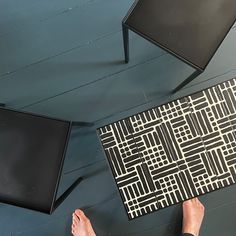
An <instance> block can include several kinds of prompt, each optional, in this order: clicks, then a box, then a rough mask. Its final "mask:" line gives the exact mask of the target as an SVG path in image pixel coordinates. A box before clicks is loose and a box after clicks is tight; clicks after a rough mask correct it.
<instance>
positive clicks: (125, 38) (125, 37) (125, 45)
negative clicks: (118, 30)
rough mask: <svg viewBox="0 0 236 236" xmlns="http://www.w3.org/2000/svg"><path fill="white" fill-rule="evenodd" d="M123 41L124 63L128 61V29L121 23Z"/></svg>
mask: <svg viewBox="0 0 236 236" xmlns="http://www.w3.org/2000/svg"><path fill="white" fill-rule="evenodd" d="M122 31H123V43H124V53H125V63H128V62H129V29H128V27H127V26H126V25H125V24H122Z"/></svg>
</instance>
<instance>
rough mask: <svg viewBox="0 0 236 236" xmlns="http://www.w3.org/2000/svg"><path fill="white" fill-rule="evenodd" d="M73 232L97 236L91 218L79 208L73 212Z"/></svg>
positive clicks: (74, 233) (77, 234)
mask: <svg viewBox="0 0 236 236" xmlns="http://www.w3.org/2000/svg"><path fill="white" fill-rule="evenodd" d="M71 233H72V234H73V235H74V236H96V234H95V232H94V231H93V227H92V225H91V223H90V220H89V219H88V218H87V217H86V216H85V214H84V212H83V211H81V210H79V209H77V210H75V212H74V213H73V219H72V225H71Z"/></svg>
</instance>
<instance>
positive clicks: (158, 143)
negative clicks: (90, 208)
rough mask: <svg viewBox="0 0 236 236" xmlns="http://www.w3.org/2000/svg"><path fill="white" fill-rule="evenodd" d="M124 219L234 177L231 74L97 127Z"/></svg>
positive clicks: (235, 105) (234, 85) (235, 95)
mask: <svg viewBox="0 0 236 236" xmlns="http://www.w3.org/2000/svg"><path fill="white" fill-rule="evenodd" d="M98 132H99V136H100V138H101V142H102V145H103V148H104V151H105V153H106V156H107V158H108V161H109V163H110V167H111V170H112V173H113V175H114V178H115V181H116V183H117V186H118V188H119V191H120V194H121V197H122V200H123V202H124V205H125V208H126V211H127V214H128V217H129V219H133V218H136V217H138V216H141V215H145V214H147V213H150V212H153V211H156V210H158V209H162V208H165V207H168V206H170V205H173V204H176V203H179V202H182V201H184V200H186V199H189V198H192V197H195V196H198V195H202V194H205V193H208V192H211V191H214V190H216V189H219V188H223V187H226V186H228V185H231V184H234V183H235V182H236V79H232V80H229V81H226V82H224V83H221V84H219V85H216V86H214V87H211V88H209V89H206V90H203V91H201V92H198V93H195V94H193V95H190V96H187V97H184V98H181V99H178V100H175V101H173V102H170V103H167V104H164V105H161V106H159V107H156V108H153V109H150V110H148V111H145V112H142V113H139V114H136V115H134V116H131V117H128V118H126V119H123V120H120V121H118V122H115V123H112V124H110V125H107V126H104V127H102V128H100V129H98Z"/></svg>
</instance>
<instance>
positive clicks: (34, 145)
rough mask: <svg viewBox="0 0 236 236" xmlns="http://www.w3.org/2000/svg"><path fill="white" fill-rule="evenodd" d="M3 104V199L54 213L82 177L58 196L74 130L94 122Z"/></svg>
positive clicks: (0, 138)
mask: <svg viewBox="0 0 236 236" xmlns="http://www.w3.org/2000/svg"><path fill="white" fill-rule="evenodd" d="M0 106H1V107H0V202H3V203H7V204H11V205H15V206H20V207H24V208H28V209H32V210H36V211H40V212H44V213H48V214H51V213H52V212H53V210H54V209H56V208H57V207H58V206H59V205H60V204H61V203H62V202H63V201H64V200H65V198H66V197H67V196H68V195H69V194H70V193H71V191H72V190H73V189H74V188H75V187H76V186H77V185H78V184H79V183H80V182H81V180H82V177H79V178H78V179H77V180H76V181H75V182H74V183H73V184H72V185H71V186H70V187H69V188H68V189H67V190H66V191H65V192H64V193H63V194H62V195H61V196H60V197H59V198H57V190H58V186H59V182H60V177H61V172H62V167H63V163H64V160H65V154H66V150H67V144H68V141H69V138H70V133H71V130H72V128H73V127H76V126H77V127H91V126H93V123H89V122H73V121H65V120H59V119H54V118H49V117H44V116H39V115H35V114H31V113H26V112H21V111H16V110H12V109H9V108H6V107H5V104H1V105H0Z"/></svg>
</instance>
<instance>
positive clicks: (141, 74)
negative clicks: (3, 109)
mask: <svg viewBox="0 0 236 236" xmlns="http://www.w3.org/2000/svg"><path fill="white" fill-rule="evenodd" d="M131 4H132V1H131V0H128V1H127V0H120V1H116V0H67V1H66V0H52V1H46V0H42V1H37V0H22V1H17V0H11V1H8V0H2V1H0V13H1V14H0V101H1V102H5V103H7V104H8V105H9V106H11V107H13V108H17V109H23V110H26V111H32V112H36V113H39V114H45V115H51V116H56V117H58V118H65V119H72V120H87V121H97V123H96V127H99V126H103V125H105V124H108V123H111V122H114V121H115V120H118V119H121V118H124V117H127V116H129V115H132V114H134V113H136V112H140V111H142V110H145V109H148V108H150V107H153V106H157V105H159V104H161V103H165V102H168V101H170V100H173V99H174V98H177V97H181V96H185V95H187V94H190V93H192V92H194V91H197V90H200V89H204V88H206V87H208V86H211V85H214V84H216V83H219V82H222V81H225V80H227V79H230V78H233V77H235V75H236V47H235V39H236V28H233V29H231V31H230V33H229V35H228V36H227V37H226V39H225V41H224V42H223V44H222V45H221V47H220V48H219V50H218V51H217V53H216V55H215V56H214V58H213V59H212V61H211V63H210V64H209V66H208V67H207V69H206V71H205V72H204V74H202V75H201V76H200V77H199V78H197V79H195V80H194V81H193V82H192V83H191V84H189V85H188V86H187V87H186V88H184V89H183V90H181V91H180V92H178V93H177V94H175V95H173V96H169V95H168V92H169V91H170V90H171V89H173V88H174V87H175V86H176V85H178V84H179V83H180V82H181V81H182V80H183V79H184V78H186V76H187V75H189V74H190V73H191V72H192V70H191V69H190V68H189V67H187V66H186V65H185V64H184V63H182V62H180V61H179V60H177V59H176V58H173V57H172V56H170V55H168V54H167V53H165V52H164V51H162V50H161V49H159V48H157V47H156V46H154V45H152V44H150V43H149V42H147V41H146V40H144V39H141V38H140V37H138V36H136V35H134V34H131V37H130V38H131V39H130V40H131V41H132V43H131V48H130V50H131V51H132V53H131V56H132V57H131V60H130V63H129V64H124V63H123V42H122V34H121V20H122V18H123V17H124V15H125V14H126V12H127V10H128V9H129V7H130V6H131ZM96 127H95V128H96ZM95 128H93V129H90V130H86V129H81V130H75V131H74V132H73V133H72V137H71V142H70V147H69V150H68V154H67V159H68V160H67V162H66V163H65V167H64V172H63V173H64V174H63V176H62V177H63V178H62V183H61V188H60V192H62V191H63V189H64V188H65V187H66V186H68V185H69V184H70V183H71V182H72V181H73V180H74V179H76V178H77V177H78V176H79V175H84V176H85V180H84V181H83V182H82V183H81V184H80V185H79V187H78V188H76V190H75V191H74V192H73V193H72V194H71V195H70V196H69V197H68V198H67V199H66V201H65V202H64V203H63V204H62V205H61V206H60V207H59V208H58V209H57V210H56V211H55V212H54V213H53V215H51V216H48V215H44V214H41V213H36V212H33V211H30V210H24V209H20V208H16V207H13V206H7V205H4V204H1V205H0V235H1V236H16V235H17V236H28V235H29V236H32V235H35V236H47V235H48V236H49V235H50V236H67V235H70V222H71V214H72V212H73V210H74V209H75V208H77V207H81V208H83V209H85V212H86V214H87V215H88V216H89V217H90V218H91V221H92V222H93V223H94V226H95V229H96V231H97V233H98V235H106V236H108V235H112V236H115V235H116V236H125V235H137V236H144V235H145V236H146V235H148V236H152V235H153V236H154V235H155V236H156V235H160V236H172V235H176V232H178V230H179V229H180V223H181V212H180V206H173V207H170V208H168V209H164V210H162V211H160V212H157V213H153V214H150V215H148V216H145V217H142V218H139V219H137V220H133V221H128V219H127V216H126V213H125V210H124V208H123V205H122V202H121V200H120V196H119V194H118V192H117V188H116V186H115V182H114V181H113V179H112V175H111V173H110V170H109V167H108V164H107V162H106V160H105V156H104V154H103V153H102V150H101V147H100V144H99V141H98V138H97V136H96V133H95ZM42 174H43V173H42ZM235 194H236V186H235V185H234V186H232V187H229V188H226V189H223V190H221V191H217V192H214V193H211V194H207V195H206V196H204V197H202V198H201V200H202V201H203V203H204V204H205V205H206V217H205V221H204V225H203V228H202V234H201V235H203V236H204V235H207V236H208V235H224V236H233V235H235V230H236V225H235V220H234V219H235V216H236V199H235Z"/></svg>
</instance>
